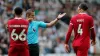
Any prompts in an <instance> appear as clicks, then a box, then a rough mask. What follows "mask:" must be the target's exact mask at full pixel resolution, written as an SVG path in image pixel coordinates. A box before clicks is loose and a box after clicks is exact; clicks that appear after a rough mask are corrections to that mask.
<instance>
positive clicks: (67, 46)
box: [65, 44, 70, 52]
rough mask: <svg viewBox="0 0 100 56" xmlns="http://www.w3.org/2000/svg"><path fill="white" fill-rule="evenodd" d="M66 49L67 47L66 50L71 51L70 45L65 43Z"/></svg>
mask: <svg viewBox="0 0 100 56" xmlns="http://www.w3.org/2000/svg"><path fill="white" fill-rule="evenodd" d="M65 49H66V52H69V51H70V50H69V45H68V44H65Z"/></svg>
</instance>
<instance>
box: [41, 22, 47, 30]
mask: <svg viewBox="0 0 100 56" xmlns="http://www.w3.org/2000/svg"><path fill="white" fill-rule="evenodd" d="M46 26H47V23H45V22H42V21H39V27H42V28H46Z"/></svg>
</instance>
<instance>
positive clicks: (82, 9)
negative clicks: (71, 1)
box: [65, 3, 96, 56]
mask: <svg viewBox="0 0 100 56" xmlns="http://www.w3.org/2000/svg"><path fill="white" fill-rule="evenodd" d="M87 9H88V7H87V5H86V4H85V3H82V4H80V5H79V6H78V14H77V15H75V16H74V17H72V19H71V21H70V25H69V29H68V33H67V35H66V41H65V48H66V51H67V52H68V51H69V45H68V40H69V39H70V36H71V32H72V30H74V33H75V38H74V40H73V43H72V46H73V49H74V51H75V53H76V55H77V56H88V49H89V47H90V35H91V37H92V41H91V44H92V45H95V44H96V42H95V41H96V40H95V31H94V23H93V18H92V16H89V15H88V14H87V13H86V11H87Z"/></svg>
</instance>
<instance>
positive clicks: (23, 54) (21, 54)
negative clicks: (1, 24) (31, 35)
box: [7, 7, 29, 56]
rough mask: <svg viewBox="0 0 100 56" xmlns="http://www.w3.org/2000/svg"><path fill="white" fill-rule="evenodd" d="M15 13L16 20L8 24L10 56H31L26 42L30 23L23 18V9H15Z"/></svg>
mask: <svg viewBox="0 0 100 56" xmlns="http://www.w3.org/2000/svg"><path fill="white" fill-rule="evenodd" d="M14 12H15V18H13V19H11V20H9V21H8V24H7V27H8V31H9V34H10V47H9V50H8V56H29V50H28V43H27V40H26V35H27V30H28V24H29V23H28V21H27V20H25V19H23V18H22V17H21V15H22V9H21V8H19V7H17V8H15V10H14Z"/></svg>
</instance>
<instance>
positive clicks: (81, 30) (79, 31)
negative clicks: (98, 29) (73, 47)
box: [77, 24, 83, 35]
mask: <svg viewBox="0 0 100 56" xmlns="http://www.w3.org/2000/svg"><path fill="white" fill-rule="evenodd" d="M81 27H82V24H79V25H78V30H77V33H79V34H80V35H82V33H83V29H82V28H81Z"/></svg>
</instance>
